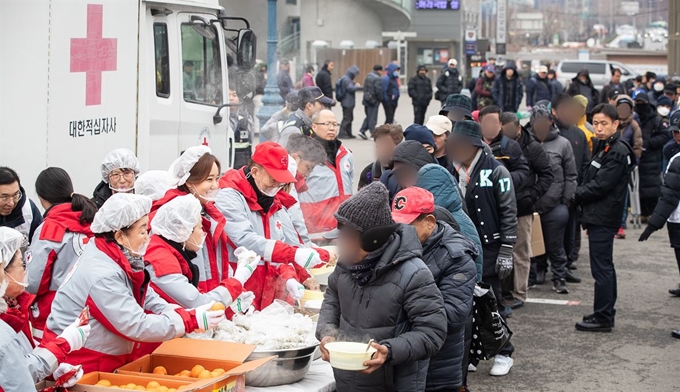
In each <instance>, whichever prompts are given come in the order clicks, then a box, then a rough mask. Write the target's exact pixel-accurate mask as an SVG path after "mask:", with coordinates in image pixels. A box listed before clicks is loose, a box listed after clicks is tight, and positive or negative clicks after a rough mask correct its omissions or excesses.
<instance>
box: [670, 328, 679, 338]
mask: <svg viewBox="0 0 680 392" xmlns="http://www.w3.org/2000/svg"><path fill="white" fill-rule="evenodd" d="M671 336H672V337H674V338H676V339H680V330H678V329H674V330H672V331H671Z"/></svg>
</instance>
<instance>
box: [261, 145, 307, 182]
mask: <svg viewBox="0 0 680 392" xmlns="http://www.w3.org/2000/svg"><path fill="white" fill-rule="evenodd" d="M252 159H253V162H255V163H257V164H258V165H260V166H262V167H263V168H264V170H265V171H266V172H267V173H269V175H270V176H272V178H273V179H274V181H276V182H280V183H282V184H288V183H291V182H297V181H296V180H295V177H294V176H293V175H292V174H290V172H289V171H288V152H287V151H286V149H285V148H283V147H281V146H280V145H279V144H277V143H274V142H264V143H260V144H258V145H257V147H255V153H253V158H252Z"/></svg>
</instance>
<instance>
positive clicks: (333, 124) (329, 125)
mask: <svg viewBox="0 0 680 392" xmlns="http://www.w3.org/2000/svg"><path fill="white" fill-rule="evenodd" d="M314 124H316V125H323V126H325V127H329V128H331V127H332V128H337V127H338V125H340V124H338V123H336V122H331V121H326V122H322V123H314Z"/></svg>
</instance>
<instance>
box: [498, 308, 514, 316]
mask: <svg viewBox="0 0 680 392" xmlns="http://www.w3.org/2000/svg"><path fill="white" fill-rule="evenodd" d="M498 313H500V315H501V317H503V318H504V319H508V318H510V317H512V309H511V308H510V307H509V306H504V307H503V309H500V310H499V312H498Z"/></svg>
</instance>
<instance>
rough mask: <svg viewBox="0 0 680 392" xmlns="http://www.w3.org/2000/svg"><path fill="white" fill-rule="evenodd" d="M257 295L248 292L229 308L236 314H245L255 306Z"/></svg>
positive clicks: (242, 294)
mask: <svg viewBox="0 0 680 392" xmlns="http://www.w3.org/2000/svg"><path fill="white" fill-rule="evenodd" d="M254 300H255V294H253V292H252V291H246V292H244V293H241V295H239V296H238V298H236V300H235V301H234V302H233V303H232V304H231V305H230V306H229V307H230V308H231V310H232V311H233V312H234V313H245V312H246V310H248V308H249V307H250V306H251V305H252V304H253V301H254Z"/></svg>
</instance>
